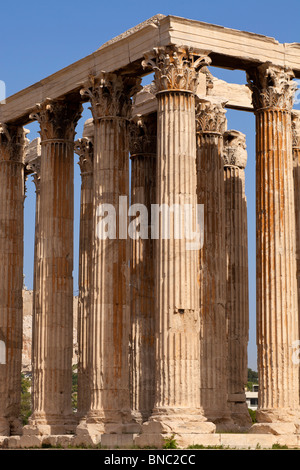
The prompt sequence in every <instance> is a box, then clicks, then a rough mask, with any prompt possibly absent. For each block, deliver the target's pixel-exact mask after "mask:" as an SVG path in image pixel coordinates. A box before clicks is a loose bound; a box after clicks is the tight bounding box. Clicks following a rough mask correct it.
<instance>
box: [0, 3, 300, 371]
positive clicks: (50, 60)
mask: <svg viewBox="0 0 300 470" xmlns="http://www.w3.org/2000/svg"><path fill="white" fill-rule="evenodd" d="M157 13H163V14H165V15H176V16H181V17H185V18H189V19H194V20H200V21H205V22H208V23H213V24H219V25H222V26H226V27H229V28H235V29H239V30H244V31H250V32H254V33H259V34H264V35H266V36H271V37H274V38H275V39H277V40H278V41H280V42H300V27H299V22H300V1H299V0H289V2H284V1H282V0H281V1H279V0H273V1H270V0H260V1H257V0H252V1H251V2H243V1H241V0H238V1H235V0H227V1H224V0H214V1H210V2H207V1H200V0H188V1H184V0H180V1H179V0H172V1H165V0H160V1H158V0H150V1H148V2H143V1H141V0H139V1H137V0H127V1H120V0H117V1H113V0H111V1H107V0H105V1H103V0H98V1H96V0H88V1H85V2H84V1H82V0H81V1H79V0H60V1H58V0H52V1H51V2H43V1H41V0H39V1H37V0H27V1H18V0H15V1H13V2H2V4H1V19H0V21H1V27H0V44H1V47H0V80H3V81H4V82H5V83H6V92H7V96H9V95H12V94H14V93H16V92H17V91H19V90H21V89H23V88H25V87H27V86H29V85H31V84H33V83H35V82H37V81H39V80H40V79H42V78H44V77H46V76H48V75H50V74H52V73H54V72H56V71H57V70H59V69H61V68H63V67H65V66H67V65H69V64H71V63H72V62H75V61H76V60H79V59H81V58H83V57H84V56H86V55H88V54H90V53H91V52H93V51H95V50H96V49H97V48H98V47H100V46H101V45H102V44H103V43H104V42H106V41H108V40H109V39H111V38H113V37H115V36H117V35H119V34H121V33H122V32H124V31H126V30H127V29H129V28H131V27H133V26H135V25H137V24H138V23H140V22H142V21H145V20H146V19H148V18H150V17H151V16H153V15H156V14H157ZM212 71H213V73H214V74H215V75H216V76H218V77H219V78H223V79H225V80H227V81H229V82H235V83H245V74H244V73H243V72H239V71H221V70H217V72H216V70H215V69H214V70H212ZM298 108H299V105H298ZM88 117H90V114H89V112H88V110H86V111H85V113H84V114H83V118H82V120H81V121H80V123H79V125H78V127H77V137H80V136H81V131H82V126H83V122H84V120H85V119H87V118H88ZM227 118H228V127H229V128H231V129H237V130H240V131H242V132H244V133H245V134H246V135H247V148H248V164H247V169H246V193H247V198H248V218H249V224H248V225H249V227H248V230H249V273H250V341H249V366H250V367H251V368H252V369H255V370H257V367H256V345H255V131H254V116H253V115H252V114H250V113H243V112H237V111H228V112H227ZM27 128H28V129H30V131H31V134H30V135H29V138H30V139H33V138H35V137H36V136H37V135H38V134H37V131H38V127H37V126H36V125H34V124H31V125H29V126H27ZM75 169H76V171H75V253H74V286H75V290H76V289H77V276H78V269H77V264H78V250H77V246H78V230H79V224H78V222H79V220H78V212H79V196H80V177H79V168H78V165H75ZM27 188H28V189H27V198H26V202H25V253H24V272H25V283H26V285H27V287H28V288H32V273H33V229H34V220H33V218H34V186H33V183H32V182H31V178H29V181H28V183H27Z"/></svg>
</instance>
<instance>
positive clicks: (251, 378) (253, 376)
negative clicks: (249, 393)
mask: <svg viewBox="0 0 300 470" xmlns="http://www.w3.org/2000/svg"><path fill="white" fill-rule="evenodd" d="M248 382H253V383H256V384H257V383H258V373H257V372H255V371H254V370H252V369H249V368H248Z"/></svg>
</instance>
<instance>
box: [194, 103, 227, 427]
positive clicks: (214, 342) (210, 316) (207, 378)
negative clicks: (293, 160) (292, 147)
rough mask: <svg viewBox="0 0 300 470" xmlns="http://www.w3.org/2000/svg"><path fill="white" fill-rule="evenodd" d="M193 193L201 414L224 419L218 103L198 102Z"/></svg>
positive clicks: (221, 118)
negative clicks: (198, 233)
mask: <svg viewBox="0 0 300 470" xmlns="http://www.w3.org/2000/svg"><path fill="white" fill-rule="evenodd" d="M196 117H197V196H198V204H204V244H203V248H202V249H201V250H200V253H199V256H200V316H201V322H202V323H201V364H200V367H201V372H200V393H201V404H202V406H203V408H204V412H205V416H207V417H208V418H209V419H210V420H211V421H213V422H215V423H220V422H221V423H223V424H224V423H225V422H226V420H227V419H228V417H229V410H228V407H227V374H226V367H227V358H226V357H227V325H226V314H225V302H226V259H225V206H224V197H225V192H224V162H223V132H224V130H225V127H226V119H225V110H224V108H223V106H222V104H221V103H214V102H212V101H205V100H200V101H199V103H198V105H197V113H196Z"/></svg>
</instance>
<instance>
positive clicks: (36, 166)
mask: <svg viewBox="0 0 300 470" xmlns="http://www.w3.org/2000/svg"><path fill="white" fill-rule="evenodd" d="M25 158H26V159H25V163H26V162H27V165H26V168H27V170H28V171H30V172H31V173H32V174H33V182H34V185H35V232H34V260H33V263H34V264H33V302H32V335H31V337H32V341H31V357H32V358H33V357H34V346H33V345H35V343H36V336H35V335H36V329H35V326H36V324H37V316H36V315H37V313H36V312H38V311H39V307H38V303H39V299H40V295H39V286H40V270H39V269H40V263H38V254H39V253H40V240H41V236H40V194H41V139H40V137H38V138H36V139H34V140H33V141H32V142H30V144H29V145H28V146H27V149H26V157H25Z"/></svg>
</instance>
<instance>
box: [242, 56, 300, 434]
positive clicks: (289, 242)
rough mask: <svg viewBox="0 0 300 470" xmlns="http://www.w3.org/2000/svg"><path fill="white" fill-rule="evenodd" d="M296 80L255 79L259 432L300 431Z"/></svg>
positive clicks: (269, 69) (279, 75) (266, 67)
mask: <svg viewBox="0 0 300 470" xmlns="http://www.w3.org/2000/svg"><path fill="white" fill-rule="evenodd" d="M292 78H293V73H292V71H291V70H286V69H283V68H280V67H276V66H273V65H271V64H268V63H267V64H263V65H261V66H259V67H257V68H256V69H254V70H252V71H249V74H248V82H249V86H250V88H251V90H252V97H253V106H254V110H255V116H256V229H257V244H256V249H257V252H256V270H257V271H256V272H257V274H256V279H257V345H258V374H259V399H258V401H259V407H258V411H257V420H258V422H259V423H264V424H263V425H262V424H261V425H255V426H254V431H256V432H257V431H259V430H260V428H263V430H264V431H268V430H270V432H274V430H275V431H276V432H278V433H280V432H294V431H295V430H297V429H298V426H299V365H298V364H295V361H293V344H294V342H295V341H296V340H298V339H299V326H298V300H297V279H296V236H295V206H294V189H293V184H294V183H293V158H292V135H291V109H292V105H293V97H294V91H295V87H296V84H295V83H294V82H293V81H292ZM266 423H268V424H266Z"/></svg>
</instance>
